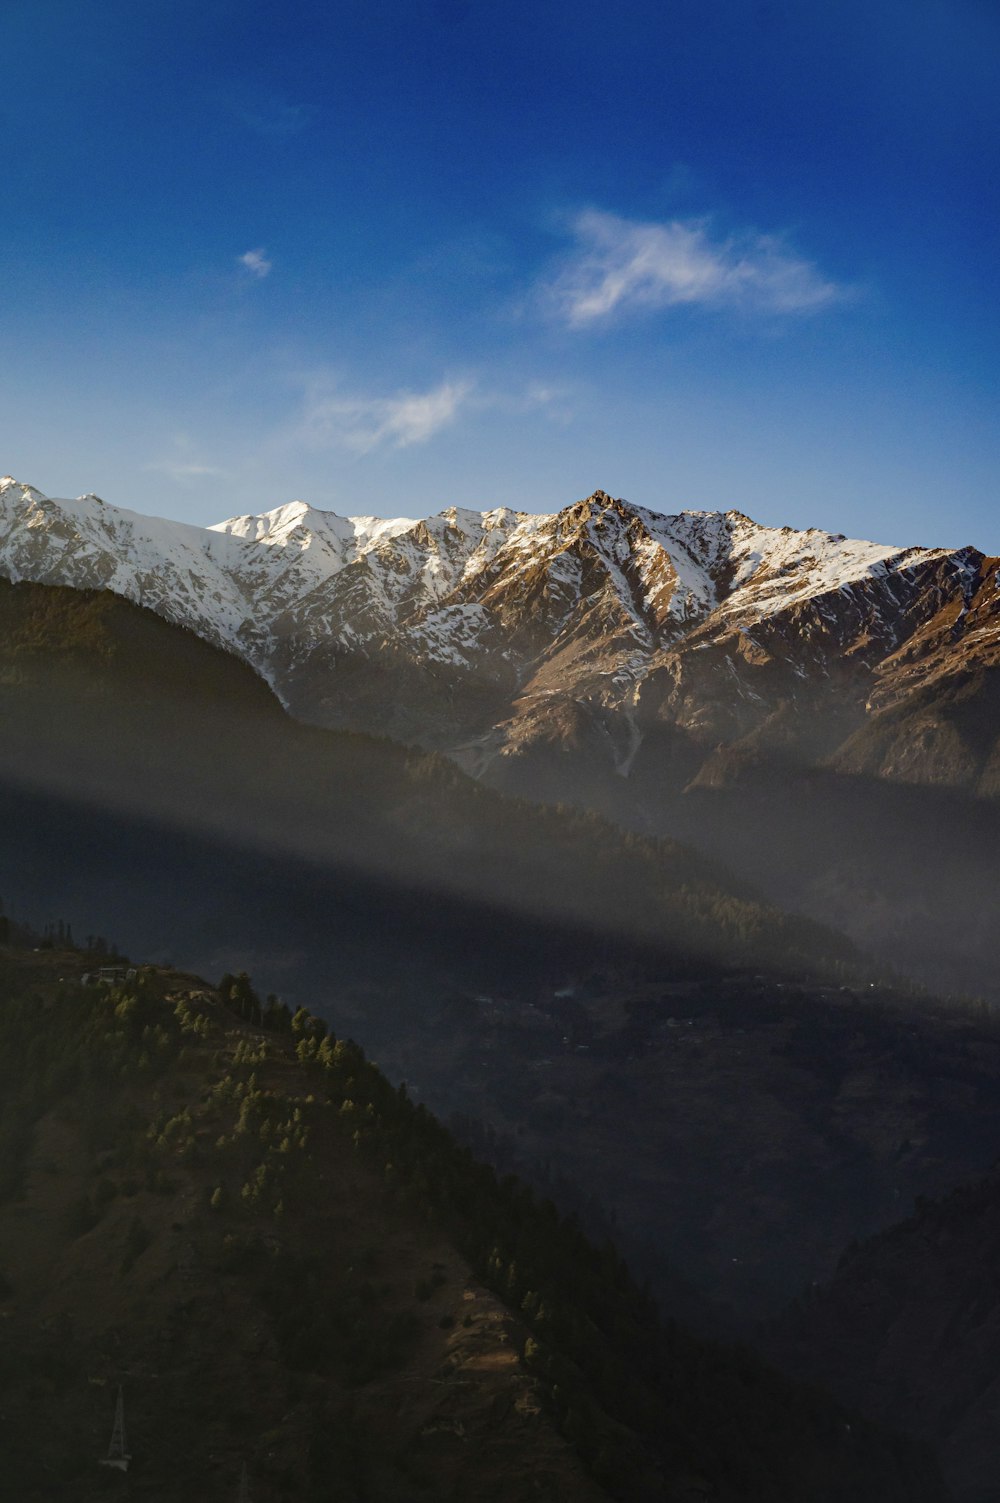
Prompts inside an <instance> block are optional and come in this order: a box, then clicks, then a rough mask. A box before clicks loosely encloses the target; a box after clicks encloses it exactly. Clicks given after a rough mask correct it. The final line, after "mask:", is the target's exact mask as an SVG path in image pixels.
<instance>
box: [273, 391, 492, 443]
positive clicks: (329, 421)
mask: <svg viewBox="0 0 1000 1503" xmlns="http://www.w3.org/2000/svg"><path fill="white" fill-rule="evenodd" d="M471 391H472V383H471V382H469V381H442V383H441V385H440V386H436V387H434V388H433V389H432V390H431V391H425V392H412V391H403V392H399V393H398V394H397V395H396V396H392V397H349V396H342V395H340V394H337V393H336V392H334V393H331V392H330V391H329V387H328V385H327V384H326V383H325V382H324V383H319V384H318V385H317V384H314V385H313V387H312V389H311V390H309V391H308V392H307V395H306V405H305V413H304V416H303V421H302V425H301V435H302V436H303V437H304V438H305V439H306V440H307V441H308V442H310V443H312V444H315V445H317V446H319V447H327V446H330V445H338V446H340V447H343V448H346V449H354V450H355V451H356V452H358V453H359V454H368V453H370V452H371V450H372V449H376V448H378V447H379V445H380V444H384V443H388V444H391V445H392V447H393V448H395V449H405V448H407V447H408V446H409V445H410V444H423V443H426V442H427V440H428V439H429V438H433V436H434V434H435V433H437V432H438V431H439V430H440V429H441V428H445V427H447V426H448V424H449V423H451V422H453V421H454V420H455V417H456V416H457V414H458V411H459V408H460V407H462V406H463V404H464V403H465V402H466V400H467V399H468V397H469V395H470V393H471Z"/></svg>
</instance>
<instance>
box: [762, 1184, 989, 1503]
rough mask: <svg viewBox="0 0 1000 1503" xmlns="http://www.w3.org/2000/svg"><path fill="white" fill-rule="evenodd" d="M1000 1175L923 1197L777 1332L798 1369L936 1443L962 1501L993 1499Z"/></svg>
mask: <svg viewBox="0 0 1000 1503" xmlns="http://www.w3.org/2000/svg"><path fill="white" fill-rule="evenodd" d="M998 1257H1000V1175H998V1172H997V1171H996V1170H995V1169H994V1171H993V1172H992V1173H991V1174H990V1175H989V1176H988V1177H987V1178H985V1179H983V1180H980V1181H977V1182H974V1183H970V1184H967V1185H963V1186H961V1187H960V1188H959V1189H957V1190H954V1191H953V1192H952V1193H951V1194H950V1195H948V1196H946V1197H945V1198H943V1199H941V1200H936V1201H934V1200H925V1199H921V1200H920V1201H918V1203H917V1206H916V1210H915V1212H914V1215H913V1216H912V1217H911V1218H910V1219H909V1220H908V1221H905V1222H902V1223H900V1224H899V1225H897V1226H895V1227H892V1228H891V1229H890V1230H888V1231H886V1232H883V1233H882V1234H881V1235H880V1236H879V1237H877V1238H874V1239H872V1240H871V1241H869V1242H866V1243H864V1244H862V1245H861V1246H860V1247H859V1246H857V1245H855V1246H854V1247H853V1248H852V1249H851V1250H850V1252H849V1253H848V1254H847V1255H845V1257H844V1258H843V1260H842V1262H841V1265H840V1267H839V1268H838V1270H837V1274H836V1276H835V1277H834V1278H833V1279H832V1281H831V1282H830V1283H828V1284H826V1285H824V1286H822V1287H820V1288H817V1289H816V1290H814V1291H813V1292H812V1294H811V1295H810V1297H809V1298H808V1299H807V1300H805V1301H804V1302H802V1303H800V1304H798V1305H796V1306H795V1307H793V1308H792V1309H791V1310H790V1311H789V1312H788V1313H787V1314H786V1315H785V1316H784V1317H783V1318H782V1319H781V1320H780V1321H778V1322H776V1324H775V1326H774V1327H773V1328H772V1329H771V1330H770V1332H769V1336H768V1341H769V1344H770V1347H771V1349H772V1350H773V1351H774V1352H775V1353H776V1354H777V1355H778V1356H779V1358H780V1359H781V1360H782V1361H783V1362H785V1363H786V1364H787V1365H788V1366H790V1367H791V1369H792V1370H793V1371H796V1372H799V1373H801V1374H803V1375H807V1376H808V1377H809V1378H811V1379H813V1380H816V1381H822V1382H823V1383H825V1384H828V1385H829V1386H831V1387H832V1388H833V1389H834V1391H835V1392H837V1393H838V1394H839V1395H840V1396H841V1397H842V1398H844V1400H845V1402H852V1403H856V1404H861V1405H863V1406H864V1407H865V1409H866V1411H867V1412H869V1413H871V1414H875V1415H878V1416H879V1417H880V1418H881V1419H883V1420H884V1421H885V1422H886V1423H893V1421H895V1422H896V1423H898V1424H900V1425H901V1427H902V1428H903V1429H905V1430H908V1431H909V1433H910V1434H913V1435H918V1434H919V1435H920V1436H922V1437H923V1438H925V1439H926V1440H927V1441H929V1442H930V1443H931V1444H933V1445H934V1446H935V1448H936V1449H937V1451H938V1454H939V1456H940V1458H941V1462H942V1467H943V1469H944V1471H945V1474H946V1477H947V1480H948V1483H949V1486H950V1488H951V1490H952V1493H953V1496H954V1498H955V1499H956V1500H957V1503H995V1499H996V1498H997V1497H998V1496H1000V1487H998V1483H997V1441H996V1435H997V1425H996V1420H997V1407H998V1404H1000V1382H998V1376H997V1374H998V1371H1000V1365H998V1364H1000V1294H998V1290H997V1278H996V1269H997V1259H998Z"/></svg>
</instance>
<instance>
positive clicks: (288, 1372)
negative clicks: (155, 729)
mask: <svg viewBox="0 0 1000 1503" xmlns="http://www.w3.org/2000/svg"><path fill="white" fill-rule="evenodd" d="M8 937H10V936H8ZM14 937H15V939H16V935H15V936H14ZM96 959H97V958H96V957H93V956H84V955H82V954H81V953H80V952H75V951H71V950H66V949H61V950H60V949H41V950H35V949H27V950H26V949H22V948H19V947H18V946H17V945H16V944H14V945H10V944H8V945H6V946H5V947H4V948H3V949H2V950H0V1075H2V1081H0V1084H2V1092H3V1103H4V1108H3V1117H2V1130H0V1163H2V1204H0V1260H2V1267H3V1282H2V1285H0V1309H2V1312H3V1316H4V1335H5V1340H4V1347H3V1356H2V1359H0V1416H2V1418H0V1424H2V1427H3V1452H4V1457H5V1468H6V1476H7V1479H8V1483H9V1485H10V1486H12V1487H13V1488H14V1489H15V1490H16V1495H17V1497H18V1498H19V1500H24V1503H34V1500H38V1503H42V1500H45V1503H50V1500H55V1499H59V1498H63V1497H65V1498H67V1499H68V1498H74V1499H77V1500H81V1499H84V1500H85V1499H89V1498H98V1497H103V1496H105V1495H107V1493H108V1492H111V1493H112V1494H113V1493H115V1492H117V1493H118V1494H119V1495H120V1496H123V1497H133V1496H134V1497H140V1496H141V1497H149V1498H151V1499H156V1498H161V1499H164V1500H173V1499H179V1498H181V1497H184V1496H191V1494H192V1491H196V1493H197V1496H198V1497H199V1498H204V1499H205V1500H206V1503H210V1500H214V1499H216V1498H218V1499H220V1500H222V1499H225V1498H229V1497H231V1496H234V1495H235V1487H236V1480H237V1478H238V1475H239V1470H240V1467H241V1465H243V1464H244V1463H245V1464H246V1465H247V1467H248V1471H249V1474H250V1475H251V1476H252V1478H253V1488H254V1492H253V1496H254V1497H255V1498H257V1499H259V1500H261V1503H277V1500H279V1499H281V1500H283V1499H290V1498H292V1497H306V1498H315V1499H317V1503H318V1500H319V1499H323V1500H324V1503H325V1500H328V1499H342V1500H344V1503H355V1500H357V1503H361V1500H369V1499H372V1500H374V1499H378V1500H392V1499H399V1500H403V1499H411V1498H414V1497H423V1496H426V1497H428V1498H435V1499H448V1498H453V1499H455V1500H456V1503H458V1500H476V1499H491V1500H492V1499H495V1500H497V1503H500V1500H504V1503H507V1500H516V1499H519V1498H525V1499H527V1498H537V1497H550V1498H553V1499H556V1498H559V1499H567V1500H571V1499H572V1500H575V1499H581V1500H589V1499H593V1500H595V1503H596V1500H597V1499H599V1498H600V1497H602V1496H607V1497H613V1498H619V1499H622V1500H641V1499H649V1500H654V1499H655V1500H659V1499H663V1500H666V1499H668V1498H669V1499H671V1500H676V1499H688V1498H689V1499H691V1500H694V1499H695V1498H699V1499H717V1500H719V1503H728V1500H733V1503H736V1500H744V1499H745V1500H751V1499H753V1500H757V1499H760V1500H762V1503H764V1500H768V1503H770V1500H773V1503H787V1499H789V1498H791V1497H795V1498H796V1499H800V1500H802V1503H811V1500H815V1503H820V1500H822V1503H842V1500H843V1499H844V1498H847V1497H850V1498H852V1499H858V1500H866V1499H871V1500H872V1503H875V1500H878V1503H887V1500H894V1499H899V1500H900V1503H903V1500H906V1503H911V1500H914V1499H927V1500H931V1499H937V1498H940V1497H941V1496H942V1494H941V1491H940V1488H939V1487H938V1485H937V1483H936V1482H935V1480H934V1474H933V1468H932V1467H931V1466H930V1465H929V1463H928V1461H927V1458H926V1457H925V1456H924V1455H922V1454H921V1453H920V1452H919V1450H918V1448H916V1447H915V1446H913V1445H909V1446H903V1445H901V1444H900V1443H898V1442H896V1441H894V1440H892V1439H891V1438H890V1437H889V1436H888V1435H886V1434H883V1433H881V1432H879V1431H877V1430H875V1429H873V1428H872V1427H870V1426H868V1425H866V1424H865V1423H863V1422H861V1421H860V1420H858V1419H857V1418H856V1417H854V1416H849V1415H847V1414H844V1413H842V1412H840V1411H838V1410H837V1409H836V1407H835V1406H833V1405H832V1404H831V1403H830V1401H829V1400H827V1399H825V1398H823V1397H821V1396H820V1395H819V1394H814V1393H811V1392H809V1391H808V1390H805V1389H799V1388H796V1387H794V1386H793V1385H791V1384H789V1383H788V1382H786V1381H785V1380H784V1379H781V1378H779V1377H778V1376H776V1375H775V1374H774V1373H772V1372H770V1371H769V1370H768V1369H767V1368H766V1367H765V1366H764V1365H763V1364H762V1363H761V1362H760V1361H759V1359H757V1358H756V1357H755V1356H754V1355H753V1354H752V1353H750V1352H749V1351H746V1350H736V1349H730V1348H726V1347H720V1346H712V1345H708V1344H705V1343H704V1342H701V1341H699V1340H697V1339H695V1338H694V1337H693V1336H690V1335H689V1334H687V1333H686V1332H685V1331H684V1330H683V1328H682V1327H679V1326H676V1325H674V1324H669V1325H668V1326H667V1327H665V1328H659V1327H658V1326H657V1322H656V1318H655V1313H654V1311H653V1309H652V1307H651V1306H650V1303H649V1301H648V1298H647V1297H646V1296H644V1295H643V1294H642V1293H641V1292H640V1291H639V1290H638V1289H637V1288H636V1287H635V1286H634V1284H633V1283H632V1281H631V1280H630V1278H629V1275H628V1273H627V1271H626V1269H625V1268H624V1266H623V1264H622V1263H621V1260H620V1259H619V1258H618V1256H617V1255H616V1254H615V1252H614V1251H613V1249H612V1248H611V1247H610V1246H609V1247H605V1248H603V1249H599V1248H595V1247H592V1246H590V1245H589V1244H588V1243H587V1242H586V1240H585V1239H584V1238H583V1237H582V1235H581V1233H580V1231H579V1229H578V1227H577V1226H576V1225H575V1224H574V1223H573V1222H572V1221H566V1220H564V1219H562V1218H561V1217H560V1216H559V1214H558V1213H557V1212H556V1211H555V1210H554V1209H553V1207H552V1206H551V1205H550V1204H547V1203H546V1202H544V1201H539V1200H538V1199H537V1198H536V1197H535V1196H534V1195H532V1193H531V1192H530V1191H529V1190H527V1189H526V1188H525V1187H524V1186H523V1185H521V1184H519V1183H518V1182H517V1181H515V1180H513V1179H506V1180H502V1181H498V1180H497V1178H496V1176H495V1175H494V1174H493V1172H492V1171H491V1170H489V1169H486V1168H483V1167H482V1166H480V1165H478V1164H477V1163H476V1162H475V1160H474V1159H473V1158H472V1157H471V1156H470V1155H469V1154H468V1152H467V1151H465V1150H463V1149H461V1148H459V1147H458V1146H457V1145H456V1143H455V1142H454V1140H453V1139H452V1138H451V1137H450V1136H449V1134H448V1133H447V1132H446V1131H445V1130H444V1129H443V1128H442V1127H441V1126H440V1125H439V1124H438V1123H437V1122H436V1121H435V1120H434V1118H433V1117H431V1116H430V1114H429V1113H427V1112H426V1111H425V1110H424V1109H423V1108H421V1107H419V1106H414V1105H413V1104H412V1103H411V1102H410V1101H409V1100H408V1098H407V1096H406V1093H405V1092H403V1091H401V1090H395V1089H393V1088H392V1087H391V1085H390V1084H389V1083H388V1082H387V1081H386V1079H385V1077H384V1076H382V1075H381V1074H380V1072H379V1071H378V1070H377V1069H376V1068H375V1067H374V1066H373V1065H371V1064H370V1063H368V1061H367V1060H366V1059H365V1057H364V1054H363V1053H362V1051H361V1050H360V1049H359V1048H358V1047H357V1046H356V1045H354V1044H352V1043H351V1042H349V1041H346V1040H342V1039H337V1038H335V1037H334V1036H333V1035H332V1034H331V1033H330V1032H329V1031H328V1030H327V1029H326V1027H325V1026H324V1025H323V1024H322V1023H321V1022H320V1021H319V1020H317V1019H315V1018H314V1017H312V1016H311V1015H310V1014H309V1013H307V1012H306V1010H305V1009H302V1008H300V1009H298V1010H297V1011H295V1012H294V1013H292V1012H291V1011H290V1010H289V1009H287V1008H285V1007H283V1006H282V1005H281V1004H280V1003H278V1002H277V1000H276V999H268V1000H265V1001H264V1002H262V1001H261V1000H260V999H259V998H258V997H257V996H256V994H255V993H254V991H253V988H252V986H251V984H250V983H249V981H248V980H247V979H246V978H245V977H242V978H241V977H232V976H230V977H225V978H223V981H222V983H221V984H220V987H219V988H218V989H217V988H214V987H211V986H208V985H206V984H205V983H204V982H202V981H200V980H198V979H197V978H195V977H192V976H187V975H182V974H179V973H176V972H171V971H168V970H164V969H162V968H149V967H142V968H140V969H139V970H138V972H137V973H135V974H134V976H132V977H129V976H128V975H127V973H126V972H125V971H122V972H121V973H120V977H119V978H118V979H115V978H112V979H109V980H108V981H107V982H104V983H98V984H86V983H84V982H83V980H82V976H83V974H84V972H85V971H91V970H92V968H93V966H94V964H95V963H96ZM119 1384H120V1385H121V1386H122V1389H123V1392H124V1395H125V1401H126V1406H127V1414H128V1418H129V1426H130V1430H129V1433H130V1451H131V1456H132V1461H131V1464H130V1468H129V1470H128V1472H127V1473H126V1474H124V1475H123V1474H120V1473H117V1472H110V1471H107V1470H104V1469H102V1468H100V1467H99V1466H98V1464H97V1462H98V1458H99V1457H100V1456H101V1455H102V1454H104V1451H105V1446H106V1443H107V1435H108V1433H109V1431H110V1424H111V1419H112V1415H113V1411H114V1399H115V1394H116V1392H117V1388H118V1385H119Z"/></svg>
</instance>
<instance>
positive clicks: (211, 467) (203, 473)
mask: <svg viewBox="0 0 1000 1503" xmlns="http://www.w3.org/2000/svg"><path fill="white" fill-rule="evenodd" d="M143 469H144V470H153V471H156V473H157V474H160V475H169V477H170V479H171V480H176V481H178V482H179V484H181V485H187V484H189V483H190V482H191V481H194V480H207V479H216V480H229V479H230V478H231V476H230V472H229V471H228V470H224V469H222V468H221V467H220V466H219V465H215V464H193V463H190V462H188V461H184V460H175V459H158V460H154V461H152V462H151V463H150V464H144V465H143Z"/></svg>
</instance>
